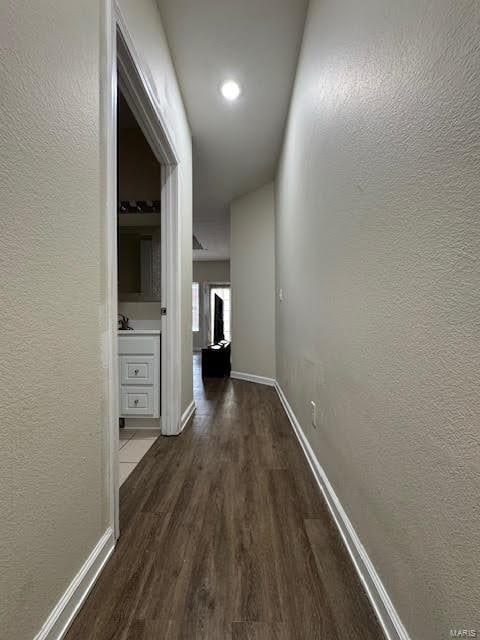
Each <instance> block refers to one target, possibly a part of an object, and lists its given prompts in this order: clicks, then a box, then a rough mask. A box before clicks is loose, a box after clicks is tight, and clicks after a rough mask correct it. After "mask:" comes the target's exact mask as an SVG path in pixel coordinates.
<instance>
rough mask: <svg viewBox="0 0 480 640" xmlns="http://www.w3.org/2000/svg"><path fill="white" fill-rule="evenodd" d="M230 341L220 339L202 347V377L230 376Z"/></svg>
mask: <svg viewBox="0 0 480 640" xmlns="http://www.w3.org/2000/svg"><path fill="white" fill-rule="evenodd" d="M230 355H231V347H230V342H228V341H227V340H222V341H221V342H219V343H218V344H211V345H209V346H208V347H205V348H203V349H202V377H203V378H228V377H229V376H230V371H231V368H232V367H231V364H230Z"/></svg>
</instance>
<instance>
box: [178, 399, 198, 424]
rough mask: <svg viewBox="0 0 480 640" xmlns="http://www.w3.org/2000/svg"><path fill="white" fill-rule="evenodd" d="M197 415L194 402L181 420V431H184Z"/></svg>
mask: <svg viewBox="0 0 480 640" xmlns="http://www.w3.org/2000/svg"><path fill="white" fill-rule="evenodd" d="M194 413H195V401H194V400H192V401H191V403H190V404H189V405H188V407H187V408H186V409H185V411H184V412H183V413H182V417H181V418H180V431H183V430H184V429H185V427H186V426H187V424H188V421H189V420H190V418H191V417H192V416H193V414H194Z"/></svg>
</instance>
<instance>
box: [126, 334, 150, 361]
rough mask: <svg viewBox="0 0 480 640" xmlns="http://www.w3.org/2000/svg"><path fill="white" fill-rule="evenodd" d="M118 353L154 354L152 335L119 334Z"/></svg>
mask: <svg viewBox="0 0 480 640" xmlns="http://www.w3.org/2000/svg"><path fill="white" fill-rule="evenodd" d="M118 353H119V355H121V356H128V355H137V356H141V355H151V356H153V355H154V354H155V337H154V336H135V335H133V336H120V337H119V338H118Z"/></svg>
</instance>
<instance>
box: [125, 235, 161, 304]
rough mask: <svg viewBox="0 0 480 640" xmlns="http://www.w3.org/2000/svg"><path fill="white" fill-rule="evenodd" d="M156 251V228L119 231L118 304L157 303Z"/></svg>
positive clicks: (158, 265) (158, 259) (158, 247)
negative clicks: (119, 302)
mask: <svg viewBox="0 0 480 640" xmlns="http://www.w3.org/2000/svg"><path fill="white" fill-rule="evenodd" d="M160 252H161V244H160V229H159V228H158V227H156V228H155V227H124V228H122V227H120V228H119V233H118V299H119V301H121V302H134V301H135V302H157V301H158V302H160V298H161V253H160Z"/></svg>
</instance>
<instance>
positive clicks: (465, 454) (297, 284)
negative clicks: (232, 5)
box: [232, 0, 480, 640]
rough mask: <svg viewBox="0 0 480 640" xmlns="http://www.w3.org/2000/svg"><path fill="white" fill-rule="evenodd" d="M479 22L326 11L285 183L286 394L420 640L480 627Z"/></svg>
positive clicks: (365, 5) (299, 106)
mask: <svg viewBox="0 0 480 640" xmlns="http://www.w3.org/2000/svg"><path fill="white" fill-rule="evenodd" d="M479 25H480V6H479V4H478V2H476V1H475V0H437V1H436V2H433V3H432V2H429V1H427V0H417V1H416V2H407V3H401V2H400V3H398V2H393V1H391V0H389V1H388V2H385V1H384V0H366V1H365V2H362V3H358V2H354V1H353V0H322V1H320V0H312V1H311V3H310V10H309V16H308V19H307V24H306V31H305V36H304V42H303V48H302V52H301V56H300V61H299V68H298V73H297V78H296V83H295V88H294V93H293V97H292V103H291V111H290V115H289V120H288V127H287V131H286V137H285V142H284V149H283V154H282V159H281V165H280V170H279V175H278V184H277V213H276V273H277V287H281V288H283V292H284V300H283V302H281V301H279V300H278V298H277V302H276V308H277V378H278V380H279V382H280V385H281V386H282V388H283V390H284V392H285V394H286V396H287V398H288V400H289V402H290V404H291V406H292V407H293V409H294V411H295V413H296V415H297V417H298V418H299V420H300V422H301V424H302V427H303V429H304V431H305V433H306V435H307V437H308V439H309V441H310V443H311V445H312V447H313V448H314V450H315V452H316V454H317V456H318V459H319V461H320V463H321V464H322V465H323V467H324V469H325V470H326V472H327V475H328V477H329V478H330V480H331V482H332V484H333V486H334V488H335V490H336V492H337V495H338V496H339V497H340V500H341V502H342V504H343V506H344V507H345V509H346V511H347V512H348V515H349V517H350V519H351V521H352V523H353V525H354V526H355V528H356V531H357V533H358V534H359V536H360V539H361V540H362V542H363V544H364V545H365V547H366V549H367V552H368V554H369V556H370V558H371V559H372V560H373V563H374V565H375V567H376V568H377V570H378V572H379V574H380V576H381V578H382V580H383V582H384V584H385V586H386V588H387V590H388V592H389V594H390V596H391V598H392V600H393V602H394V604H395V606H396V608H397V610H398V612H399V614H400V617H401V619H402V621H403V623H404V624H405V625H406V627H407V629H408V630H409V632H410V634H411V637H412V638H422V640H438V638H446V637H449V632H450V628H452V627H455V628H458V627H461V628H465V629H480V612H479V607H478V603H479V602H480V579H479V576H478V571H477V567H478V566H479V564H480V529H479V527H478V522H479V518H480V511H479V503H478V496H479V494H480V480H479V478H480V474H479V470H480V468H479V460H480V446H479V440H480V438H479V424H480V397H479V393H478V390H479V388H480V370H479V366H478V363H479V362H480V332H479V313H480V292H479V291H480V290H479V282H480V259H479V257H480V226H479V217H478V216H479V203H480V181H479V175H480V155H479V149H480V120H479V101H478V96H479V95H480V48H479V46H478V42H479V40H480V27H479ZM234 273H235V270H234V269H233V270H232V274H233V275H234ZM232 280H233V277H232ZM310 400H315V401H316V402H317V406H318V407H319V424H318V428H317V429H314V428H313V427H312V426H311V416H310V405H309V403H310Z"/></svg>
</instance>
